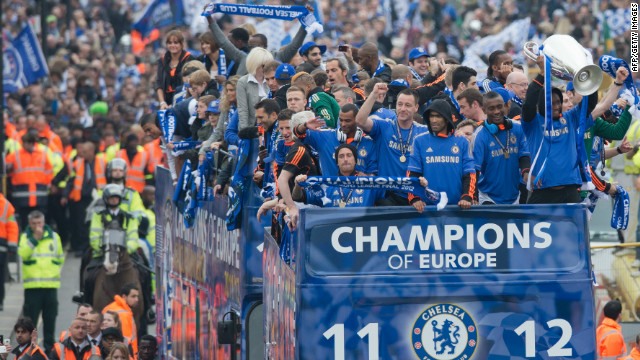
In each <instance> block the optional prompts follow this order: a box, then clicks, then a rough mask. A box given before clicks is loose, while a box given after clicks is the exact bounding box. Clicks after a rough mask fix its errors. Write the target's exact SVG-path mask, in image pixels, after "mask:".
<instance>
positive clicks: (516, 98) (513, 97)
mask: <svg viewBox="0 0 640 360" xmlns="http://www.w3.org/2000/svg"><path fill="white" fill-rule="evenodd" d="M511 101H513V102H514V103H516V104H518V105H520V106H522V104H524V101H522V99H520V98H519V97H518V95H515V94H514V95H513V96H512V97H511Z"/></svg>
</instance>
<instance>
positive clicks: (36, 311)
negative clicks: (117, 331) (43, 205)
mask: <svg viewBox="0 0 640 360" xmlns="http://www.w3.org/2000/svg"><path fill="white" fill-rule="evenodd" d="M27 219H28V222H29V225H28V226H27V228H26V229H25V231H24V232H23V233H22V236H20V245H19V248H18V255H20V257H21V258H22V264H23V267H22V277H23V279H24V280H23V282H24V285H23V286H24V306H23V308H22V312H23V315H24V316H25V317H29V318H31V319H38V317H39V316H40V312H42V322H43V332H44V347H45V349H47V350H49V349H51V348H52V347H53V344H54V334H53V332H54V329H55V325H56V316H57V315H58V288H59V287H60V269H61V268H62V264H63V262H64V251H63V248H62V243H61V242H60V236H58V234H56V233H55V232H53V230H51V228H50V227H49V226H48V225H46V224H45V222H44V214H43V213H42V212H40V211H38V210H34V211H32V212H31V213H29V215H28V217H27Z"/></svg>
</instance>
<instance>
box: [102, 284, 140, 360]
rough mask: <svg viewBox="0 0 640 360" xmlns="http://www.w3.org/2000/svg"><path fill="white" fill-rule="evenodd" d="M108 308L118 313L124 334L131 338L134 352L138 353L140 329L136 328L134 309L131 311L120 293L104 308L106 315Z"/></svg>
mask: <svg viewBox="0 0 640 360" xmlns="http://www.w3.org/2000/svg"><path fill="white" fill-rule="evenodd" d="M108 310H112V311H115V312H116V313H117V314H118V317H119V318H120V324H121V326H122V336H124V337H126V338H129V339H130V341H131V347H132V348H133V353H134V354H137V353H138V336H137V333H138V330H137V329H136V322H135V320H134V318H133V311H131V308H130V307H129V305H128V304H127V302H126V301H125V300H124V299H123V298H122V296H120V295H116V296H114V297H113V302H112V303H111V304H109V305H107V306H106V307H105V308H104V309H102V314H103V315H104V313H106V312H107V311H108Z"/></svg>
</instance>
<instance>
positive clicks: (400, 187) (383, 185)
mask: <svg viewBox="0 0 640 360" xmlns="http://www.w3.org/2000/svg"><path fill="white" fill-rule="evenodd" d="M301 185H302V186H313V185H327V186H336V187H341V188H345V189H368V190H378V189H380V190H391V191H401V192H406V193H411V194H413V195H415V196H418V197H420V198H421V199H423V200H425V201H426V202H427V203H430V204H435V205H437V208H438V210H441V209H443V208H444V207H445V206H446V205H447V203H448V201H449V200H448V198H447V194H446V193H444V192H440V193H439V192H437V191H434V190H431V189H429V188H425V187H423V186H421V185H420V180H419V179H418V178H409V177H393V176H309V177H308V178H307V181H305V182H303V183H301Z"/></svg>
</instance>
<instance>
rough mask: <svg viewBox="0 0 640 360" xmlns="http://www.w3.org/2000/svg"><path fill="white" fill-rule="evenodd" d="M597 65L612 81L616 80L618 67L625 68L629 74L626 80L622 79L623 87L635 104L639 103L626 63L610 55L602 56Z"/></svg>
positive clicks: (629, 69)
mask: <svg viewBox="0 0 640 360" xmlns="http://www.w3.org/2000/svg"><path fill="white" fill-rule="evenodd" d="M598 65H599V66H600V69H602V71H604V73H605V74H607V75H609V76H611V77H612V78H614V79H615V78H616V72H617V71H618V69H619V68H620V67H624V68H626V69H627V71H628V72H629V75H628V76H627V78H626V79H624V86H625V87H626V88H627V89H629V90H631V94H632V95H633V96H634V97H635V100H636V101H635V103H636V104H638V102H639V101H638V92H637V91H636V86H635V85H634V83H633V77H632V76H631V68H630V67H629V64H627V62H626V61H624V60H622V59H618V58H616V57H613V56H610V55H603V56H601V57H600V60H598ZM621 114H622V112H621ZM617 116H620V115H617Z"/></svg>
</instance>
